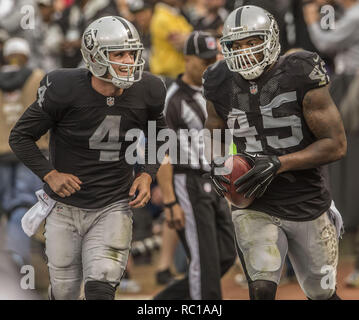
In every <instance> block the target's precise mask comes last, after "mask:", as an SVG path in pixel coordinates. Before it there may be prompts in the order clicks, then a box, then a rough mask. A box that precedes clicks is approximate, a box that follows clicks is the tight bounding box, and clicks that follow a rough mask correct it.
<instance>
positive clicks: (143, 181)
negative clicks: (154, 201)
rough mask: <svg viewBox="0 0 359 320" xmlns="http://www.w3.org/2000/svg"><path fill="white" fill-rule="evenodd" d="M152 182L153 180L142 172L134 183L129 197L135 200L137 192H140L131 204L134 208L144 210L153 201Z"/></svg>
mask: <svg viewBox="0 0 359 320" xmlns="http://www.w3.org/2000/svg"><path fill="white" fill-rule="evenodd" d="M151 182H152V178H151V176H150V175H149V174H148V173H146V172H142V173H141V174H140V175H139V176H137V178H136V179H135V181H133V183H132V186H131V189H130V192H129V196H130V198H133V197H134V196H135V193H136V191H138V195H137V196H136V197H135V198H134V199H133V200H132V201H131V202H130V203H129V205H130V206H131V207H132V208H142V207H144V206H145V205H146V204H147V202H148V201H149V200H150V199H151Z"/></svg>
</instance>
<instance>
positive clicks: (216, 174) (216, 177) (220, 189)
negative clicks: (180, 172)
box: [203, 156, 231, 197]
mask: <svg viewBox="0 0 359 320" xmlns="http://www.w3.org/2000/svg"><path fill="white" fill-rule="evenodd" d="M229 157H230V156H227V157H218V158H216V159H214V160H212V162H211V171H210V172H209V173H205V174H204V175H203V177H204V178H209V179H211V181H212V183H213V186H214V190H215V191H216V192H217V193H218V195H219V196H221V197H224V193H226V192H228V189H227V188H226V187H224V186H223V185H222V184H221V182H224V183H227V184H230V183H231V182H230V180H229V179H228V178H226V177H224V176H223V175H222V174H220V173H223V174H228V173H229V172H226V168H225V166H224V164H225V162H226V160H227V159H228V158H229Z"/></svg>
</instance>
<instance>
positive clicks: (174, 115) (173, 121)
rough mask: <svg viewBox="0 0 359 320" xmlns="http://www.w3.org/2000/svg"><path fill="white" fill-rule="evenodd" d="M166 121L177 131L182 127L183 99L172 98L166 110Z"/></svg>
mask: <svg viewBox="0 0 359 320" xmlns="http://www.w3.org/2000/svg"><path fill="white" fill-rule="evenodd" d="M165 118H166V123H167V125H168V127H169V128H170V129H172V130H174V131H177V130H178V129H179V128H180V127H181V123H180V120H181V101H175V100H174V99H171V100H170V101H169V102H168V106H167V108H166V112H165Z"/></svg>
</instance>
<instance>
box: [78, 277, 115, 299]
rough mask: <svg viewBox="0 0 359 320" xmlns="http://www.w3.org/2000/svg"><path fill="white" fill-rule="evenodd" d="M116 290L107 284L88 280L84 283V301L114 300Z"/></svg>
mask: <svg viewBox="0 0 359 320" xmlns="http://www.w3.org/2000/svg"><path fill="white" fill-rule="evenodd" d="M115 292H116V288H115V287H114V286H112V285H111V284H110V283H108V282H102V281H92V280H89V281H87V282H86V283H85V298H86V300H114V299H115Z"/></svg>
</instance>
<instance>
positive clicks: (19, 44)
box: [3, 38, 30, 57]
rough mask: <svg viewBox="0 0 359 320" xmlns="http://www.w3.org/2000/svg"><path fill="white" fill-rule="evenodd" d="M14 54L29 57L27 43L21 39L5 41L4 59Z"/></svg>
mask: <svg viewBox="0 0 359 320" xmlns="http://www.w3.org/2000/svg"><path fill="white" fill-rule="evenodd" d="M15 53H18V54H23V55H25V56H27V57H28V56H29V55H30V46H29V43H28V42H27V41H26V40H25V39H23V38H10V39H9V40H7V41H5V43H4V48H3V55H4V57H7V56H9V55H11V54H15Z"/></svg>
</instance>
